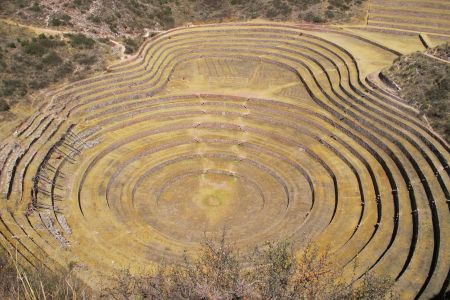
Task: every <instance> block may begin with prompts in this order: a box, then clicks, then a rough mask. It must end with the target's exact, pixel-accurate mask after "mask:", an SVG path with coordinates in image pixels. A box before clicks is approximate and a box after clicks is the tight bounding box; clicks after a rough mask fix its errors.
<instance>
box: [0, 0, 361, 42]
mask: <svg viewBox="0 0 450 300" xmlns="http://www.w3.org/2000/svg"><path fill="white" fill-rule="evenodd" d="M364 2H365V0H328V1H324V0H124V1H118V0H97V1H94V0H62V1H57V2H56V3H53V2H51V1H48V0H5V1H3V3H2V6H3V8H1V9H0V14H1V15H2V16H3V17H9V18H14V19H18V20H21V21H24V22H29V23H33V24H39V25H41V26H55V27H61V26H62V27H73V28H76V29H80V30H88V31H91V32H93V33H102V34H119V35H123V34H136V33H142V32H143V31H144V29H145V28H147V29H149V30H160V29H168V28H172V27H174V26H180V25H183V24H185V23H189V22H220V21H224V20H248V19H255V18H265V19H271V20H284V21H287V20H288V21H295V22H299V21H306V22H316V23H323V22H336V21H348V20H349V19H350V18H352V17H354V16H359V17H361V18H363V17H364V14H365V13H364V7H365V5H364Z"/></svg>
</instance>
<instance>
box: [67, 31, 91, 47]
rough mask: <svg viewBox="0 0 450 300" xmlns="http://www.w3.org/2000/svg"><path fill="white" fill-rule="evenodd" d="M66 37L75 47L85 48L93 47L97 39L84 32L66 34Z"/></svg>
mask: <svg viewBox="0 0 450 300" xmlns="http://www.w3.org/2000/svg"><path fill="white" fill-rule="evenodd" d="M65 36H66V37H68V38H69V40H70V45H71V46H72V47H75V48H85V49H92V48H94V45H95V40H94V39H92V38H90V37H88V36H86V35H84V34H82V33H77V34H71V33H70V34H66V35H65Z"/></svg>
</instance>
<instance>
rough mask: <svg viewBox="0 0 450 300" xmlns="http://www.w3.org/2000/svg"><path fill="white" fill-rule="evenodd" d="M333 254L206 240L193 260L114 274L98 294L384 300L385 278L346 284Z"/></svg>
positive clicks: (389, 286) (389, 284)
mask: <svg viewBox="0 0 450 300" xmlns="http://www.w3.org/2000/svg"><path fill="white" fill-rule="evenodd" d="M331 259H332V255H331V254H329V253H328V252H327V251H323V252H321V251H319V249H318V248H317V247H315V246H313V245H309V246H307V247H306V248H305V249H304V250H303V251H302V254H301V255H300V256H298V257H296V255H294V251H293V247H292V244H291V243H290V242H278V243H267V244H266V245H263V246H262V247H260V248H257V249H256V250H255V251H254V252H252V253H250V254H249V255H247V256H242V255H240V254H239V252H238V251H237V250H236V247H235V245H232V244H230V243H228V242H226V241H225V236H222V238H220V239H217V240H210V239H206V240H205V241H204V242H203V244H202V248H201V251H200V253H199V256H198V258H197V259H194V260H191V259H189V258H188V257H185V258H184V260H183V262H182V263H179V264H173V265H165V264H162V265H161V266H160V267H159V268H158V270H157V272H156V275H153V276H152V275H142V276H138V275H132V274H130V273H129V272H128V271H123V272H121V273H120V274H118V275H117V278H116V281H117V287H115V288H106V289H104V290H103V292H102V294H103V296H105V297H106V298H115V299H143V298H149V299H362V298H358V297H360V296H362V297H364V299H384V298H385V297H386V296H387V295H388V293H389V292H390V291H391V289H392V285H393V281H392V280H391V279H389V278H383V277H381V278H380V277H375V276H374V275H373V274H368V275H365V276H363V278H362V279H361V280H360V281H359V284H350V285H347V284H345V283H344V282H343V281H342V277H341V275H342V273H341V272H340V271H339V269H337V268H334V267H333V264H332V262H331Z"/></svg>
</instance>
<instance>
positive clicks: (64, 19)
mask: <svg viewBox="0 0 450 300" xmlns="http://www.w3.org/2000/svg"><path fill="white" fill-rule="evenodd" d="M71 19H72V18H71V17H70V16H69V15H67V14H61V15H53V16H51V17H50V25H52V26H67V25H70V24H71V23H70V20H71Z"/></svg>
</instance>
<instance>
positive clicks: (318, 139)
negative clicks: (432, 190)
mask: <svg viewBox="0 0 450 300" xmlns="http://www.w3.org/2000/svg"><path fill="white" fill-rule="evenodd" d="M152 118H154V117H152ZM294 118H298V117H294ZM253 119H254V120H256V121H261V120H263V121H265V122H271V123H273V124H276V125H280V124H279V122H278V123H277V122H272V121H270V120H269V121H267V119H264V118H262V119H261V118H253ZM144 120H145V119H144ZM140 122H142V120H140ZM284 125H286V124H284ZM127 126H130V122H128V123H127ZM286 126H289V127H291V128H293V129H294V130H296V131H300V132H302V133H303V134H306V135H308V136H310V137H311V138H313V139H316V140H317V141H322V140H321V139H320V138H319V137H318V136H317V135H315V134H312V133H311V132H309V130H306V131H305V130H303V129H299V128H298V127H297V126H295V125H286ZM320 130H324V129H323V128H322V127H320ZM322 143H324V141H322ZM327 145H328V147H331V146H330V145H329V144H327ZM347 147H348V145H347ZM331 148H332V147H331ZM333 149H334V148H333ZM334 152H335V153H337V155H338V157H340V158H341V159H342V160H345V158H344V156H342V154H340V153H338V152H337V150H334ZM351 152H352V153H354V152H355V151H354V150H353V151H351ZM348 163H349V162H348V161H347V164H348ZM365 165H366V166H367V162H365ZM350 168H351V169H352V166H350ZM353 171H355V170H354V168H353ZM372 175H373V172H372ZM355 176H356V177H359V175H358V174H356V175H355ZM111 184H112V183H111V181H110V182H109V183H108V187H110V186H111ZM375 184H376V182H375ZM108 189H109V188H108ZM376 191H377V190H376ZM376 194H378V193H377V192H376ZM361 195H363V194H362V193H361ZM362 197H363V196H362ZM362 203H364V198H362ZM377 206H378V213H379V215H378V220H379V218H380V214H381V204H380V203H378V201H377ZM356 229H357V228H356ZM375 231H376V230H375Z"/></svg>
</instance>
